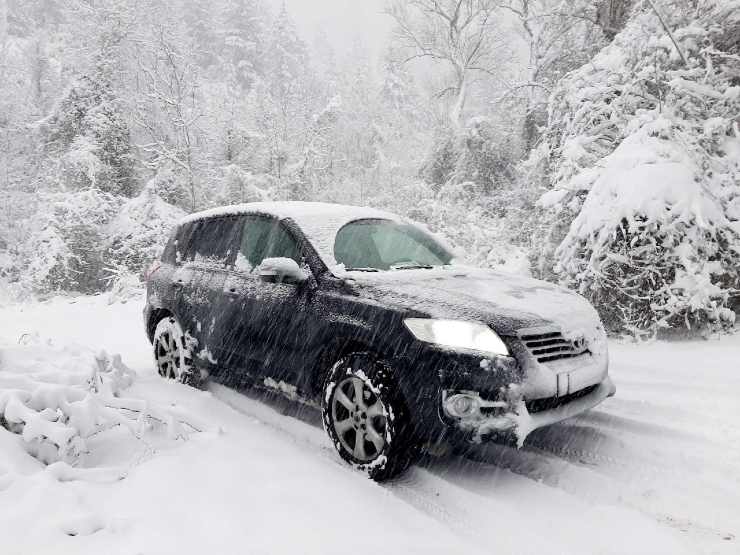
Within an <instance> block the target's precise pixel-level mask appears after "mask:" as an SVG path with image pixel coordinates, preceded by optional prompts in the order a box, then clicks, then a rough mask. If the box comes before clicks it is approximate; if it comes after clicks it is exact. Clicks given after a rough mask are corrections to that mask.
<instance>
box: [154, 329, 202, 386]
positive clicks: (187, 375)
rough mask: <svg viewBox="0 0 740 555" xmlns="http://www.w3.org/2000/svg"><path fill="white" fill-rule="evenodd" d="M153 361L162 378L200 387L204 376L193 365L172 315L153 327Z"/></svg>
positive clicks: (183, 338) (190, 353)
mask: <svg viewBox="0 0 740 555" xmlns="http://www.w3.org/2000/svg"><path fill="white" fill-rule="evenodd" d="M152 345H153V347H154V362H155V364H156V365H157V372H158V373H159V375H160V376H162V377H163V378H167V379H171V380H177V381H179V382H180V383H184V384H185V385H189V386H192V387H197V388H199V389H201V388H202V387H203V385H204V381H205V380H204V377H203V376H201V372H200V371H199V370H198V369H197V368H196V367H195V366H194V365H193V354H192V349H191V346H190V345H189V344H188V340H187V337H186V336H185V334H184V333H183V331H182V327H181V326H180V324H179V323H178V321H177V320H176V319H175V318H174V316H167V317H165V318H163V319H161V320H160V321H159V322H158V323H157V327H156V328H155V329H154V340H153V341H152Z"/></svg>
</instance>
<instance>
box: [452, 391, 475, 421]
mask: <svg viewBox="0 0 740 555" xmlns="http://www.w3.org/2000/svg"><path fill="white" fill-rule="evenodd" d="M444 406H445V411H446V412H447V414H448V415H450V416H453V417H455V418H465V417H467V416H472V415H474V414H475V413H477V412H478V409H479V405H478V397H477V396H475V395H471V394H468V393H458V394H455V395H452V396H450V397H448V398H447V399H446V400H445V403H444Z"/></svg>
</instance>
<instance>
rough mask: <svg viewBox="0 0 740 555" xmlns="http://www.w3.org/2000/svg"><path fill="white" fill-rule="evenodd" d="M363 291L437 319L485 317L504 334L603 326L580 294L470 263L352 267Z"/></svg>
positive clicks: (583, 331)
mask: <svg viewBox="0 0 740 555" xmlns="http://www.w3.org/2000/svg"><path fill="white" fill-rule="evenodd" d="M350 274H351V280H352V283H353V284H354V285H355V286H356V287H357V289H358V292H359V293H360V294H361V295H364V296H367V297H370V298H373V299H375V300H378V301H381V300H382V301H383V302H384V303H391V304H394V305H396V306H398V307H400V308H405V309H410V310H416V311H419V312H422V313H424V314H427V315H429V316H430V317H433V318H452V319H461V320H474V321H482V322H486V323H487V324H489V325H491V326H493V328H494V329H495V330H496V331H497V332H498V333H500V334H504V335H514V334H515V333H516V332H517V331H518V330H521V329H524V328H530V327H539V326H546V325H555V326H557V327H559V328H560V329H561V331H562V332H563V334H564V335H565V336H566V337H576V336H578V335H586V336H591V335H592V334H593V333H594V330H595V328H597V327H599V326H600V322H599V317H598V315H597V314H596V311H595V310H594V309H593V307H592V306H591V305H590V304H589V303H588V301H586V299H584V298H583V297H581V296H580V295H578V294H577V293H574V292H572V291H569V290H567V289H563V288H561V287H557V286H555V285H553V284H551V283H547V282H545V281H540V280H535V279H531V278H526V277H521V276H516V275H511V274H505V273H502V272H496V271H494V270H483V269H479V268H472V267H467V266H445V267H442V268H435V269H431V270H396V271H389V272H377V273H360V272H348V273H347V276H348V277H349V276H350Z"/></svg>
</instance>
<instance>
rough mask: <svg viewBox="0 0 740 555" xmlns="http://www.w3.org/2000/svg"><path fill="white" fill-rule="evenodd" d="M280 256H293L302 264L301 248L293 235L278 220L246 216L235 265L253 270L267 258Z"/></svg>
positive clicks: (247, 270)
mask: <svg viewBox="0 0 740 555" xmlns="http://www.w3.org/2000/svg"><path fill="white" fill-rule="evenodd" d="M278 257H283V258H292V259H293V260H295V261H296V262H297V263H298V264H301V253H300V248H299V246H298V243H297V242H296V241H295V239H294V238H293V236H292V235H291V234H290V233H289V232H288V230H286V229H285V228H284V227H283V226H282V225H281V224H280V223H279V222H278V221H277V220H274V219H272V218H266V217H262V216H246V217H245V218H244V227H243V229H242V240H241V248H240V249H239V252H238V253H237V256H236V263H235V267H236V268H237V269H239V270H242V271H246V272H253V271H254V269H255V268H257V267H258V266H259V265H260V264H261V263H262V261H263V260H264V259H265V258H278Z"/></svg>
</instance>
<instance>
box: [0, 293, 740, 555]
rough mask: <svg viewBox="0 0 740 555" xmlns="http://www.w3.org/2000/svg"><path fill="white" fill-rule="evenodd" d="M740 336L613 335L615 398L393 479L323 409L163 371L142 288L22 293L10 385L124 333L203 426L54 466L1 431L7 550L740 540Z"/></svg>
mask: <svg viewBox="0 0 740 555" xmlns="http://www.w3.org/2000/svg"><path fill="white" fill-rule="evenodd" d="M35 332H38V334H39V339H36V338H34V337H32V336H25V337H24V339H23V343H27V345H26V346H18V339H19V338H20V337H21V336H22V334H24V333H30V334H33V333H35ZM47 339H51V340H52V341H53V343H54V346H48V345H47V344H46V340H47ZM739 339H740V338H738V337H730V338H725V339H723V340H721V341H707V342H701V343H694V342H691V343H681V344H667V343H654V344H650V345H643V346H633V345H622V344H612V346H611V351H612V359H613V361H612V362H613V364H612V370H611V373H612V375H613V377H614V379H615V381H616V382H617V383H618V387H619V394H618V396H617V397H615V398H613V399H610V400H607V401H606V402H605V403H604V404H603V405H601V406H600V407H599V409H598V410H594V411H591V412H590V413H588V414H586V415H584V416H582V417H580V418H578V419H575V420H573V421H569V422H565V423H562V424H559V425H556V426H552V427H550V428H547V429H543V430H539V431H537V432H535V433H533V434H532V435H531V436H530V438H529V439H528V441H527V444H526V445H525V447H524V448H523V449H522V450H514V449H511V448H508V447H500V446H491V447H489V448H487V449H484V450H482V451H480V452H477V453H475V457H474V458H475V460H464V459H459V458H453V457H450V458H443V459H434V460H432V459H430V460H427V461H424V465H423V466H420V467H415V468H413V469H412V470H411V471H410V472H409V474H408V475H406V476H405V477H403V478H402V479H400V480H399V481H397V482H395V483H390V484H386V485H378V484H375V483H374V482H371V481H369V480H367V479H365V478H363V477H362V476H361V475H359V474H356V473H354V472H353V471H352V470H350V469H349V468H347V467H346V466H345V465H344V464H343V463H341V462H340V460H339V458H338V457H337V456H336V455H335V453H334V451H333V449H332V447H331V445H330V443H329V441H328V439H327V438H326V437H325V435H324V432H323V430H322V429H321V428H320V424H319V422H320V420H319V418H318V417H317V415H316V414H314V413H312V412H306V410H307V409H302V408H300V407H297V406H295V405H293V404H290V403H289V402H287V401H277V400H271V401H270V402H269V403H264V402H261V401H259V400H257V399H256V395H255V394H249V395H243V394H240V393H237V392H234V391H231V390H229V389H226V388H223V387H219V386H214V387H212V388H211V389H210V390H209V391H208V392H199V391H195V390H193V389H190V388H187V387H185V386H182V385H179V384H176V383H170V382H165V381H163V380H161V379H160V378H158V377H157V376H156V375H155V374H154V371H153V368H152V363H151V360H150V355H149V345H148V343H147V342H146V339H145V337H144V333H143V328H142V324H141V306H140V303H139V302H129V303H127V304H113V305H108V304H107V298H106V297H105V296H99V297H80V298H78V299H77V300H76V301H74V302H71V301H69V300H64V299H55V300H52V301H49V302H46V303H41V304H32V305H26V306H20V305H19V306H11V307H5V308H3V309H0V379H2V381H4V382H5V383H7V382H8V380H12V379H20V377H22V376H25V377H28V376H33V379H34V380H36V381H37V382H39V383H40V382H42V381H43V380H44V378H43V376H44V375H45V374H44V370H45V369H48V368H52V367H53V368H57V369H59V368H63V367H65V364H66V365H70V364H72V363H74V364H73V365H72V366H71V367H69V366H68V367H69V368H70V370H69V375H70V376H73V375H76V374H79V373H82V374H84V372H86V371H89V369H87V370H86V369H85V367H86V365H87V364H92V363H93V361H94V358H95V357H94V353H95V352H97V351H98V350H99V349H101V348H104V349H106V350H107V351H108V352H109V353H116V352H118V353H121V354H122V356H123V361H124V363H125V364H127V365H128V366H129V367H131V368H133V369H134V370H135V371H136V373H137V376H136V380H135V382H134V383H133V384H132V385H131V386H130V387H128V388H125V389H124V390H123V392H122V395H125V397H126V398H128V399H139V400H143V401H146V402H147V403H148V406H150V407H160V408H163V409H166V410H168V411H174V412H175V413H177V414H180V415H186V416H187V417H188V418H189V419H190V420H192V421H193V422H198V423H199V426H198V427H199V429H200V430H201V431H197V432H193V433H190V434H187V437H186V438H183V437H179V438H173V437H172V436H168V434H167V433H166V428H165V427H164V426H162V425H159V424H158V423H157V422H156V421H152V422H150V425H149V426H148V427H144V428H143V429H142V430H141V431H140V433H139V437H137V436H136V435H134V434H133V433H131V432H130V431H129V430H128V429H125V428H122V427H116V428H112V429H110V430H108V431H105V432H101V433H99V434H97V435H96V436H94V437H91V438H88V439H87V448H88V451H89V452H88V454H87V455H83V457H82V458H81V459H80V460H79V462H78V463H77V466H76V467H74V468H72V467H66V466H61V465H59V464H57V465H51V466H47V467H45V466H44V465H43V464H41V463H39V462H38V461H37V460H36V459H34V458H32V457H30V456H29V455H28V454H27V453H26V451H25V449H24V446H23V443H22V439H21V437H20V436H18V435H15V434H11V433H9V432H6V431H4V430H2V429H0V552H1V553H2V554H3V555H36V554H39V555H41V554H47V553H55V554H64V553H74V554H86V553H91V554H93V553H96V554H97V553H111V554H116V553H122V554H123V553H126V554H130V553H152V554H169V553H172V554H175V553H177V554H180V555H186V554H190V553H192V554H199V555H200V554H202V553H206V552H209V553H218V554H224V555H228V554H232V553H233V554H242V553H265V554H267V553H269V554H272V553H322V554H323V553H346V552H348V551H349V552H356V553H364V552H368V551H370V550H373V551H381V552H383V553H389V554H391V553H399V554H400V553H425V554H427V553H440V554H441V553H445V554H448V553H498V554H526V553H567V554H581V553H582V554H595V553H598V554H602V553H603V554H607V553H608V554H623V553H630V554H634V553H645V554H647V553H650V554H656V553H665V554H680V553H686V554H693V553H707V554H708V553H719V554H728V555H729V554H732V553H737V552H738V551H739V550H740V521H738V519H737V515H738V514H740V427H739V426H738V424H737V423H738V422H740V404H739V403H738V399H740V376H738V373H737V371H736V368H737V360H738V358H740V356H739V355H740V340H739ZM64 352H67V353H76V354H75V356H74V357H72V356H71V355H68V356H67V358H66V359H65V355H64ZM75 368H76V369H77V370H74V369H75ZM47 376H48V374H47ZM59 376H60V375H59V374H58V373H57V374H56V377H57V378H59ZM4 390H5V391H7V388H5V389H4ZM295 416H297V417H298V418H296V417H295Z"/></svg>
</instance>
